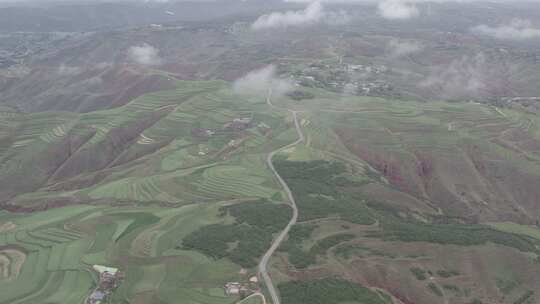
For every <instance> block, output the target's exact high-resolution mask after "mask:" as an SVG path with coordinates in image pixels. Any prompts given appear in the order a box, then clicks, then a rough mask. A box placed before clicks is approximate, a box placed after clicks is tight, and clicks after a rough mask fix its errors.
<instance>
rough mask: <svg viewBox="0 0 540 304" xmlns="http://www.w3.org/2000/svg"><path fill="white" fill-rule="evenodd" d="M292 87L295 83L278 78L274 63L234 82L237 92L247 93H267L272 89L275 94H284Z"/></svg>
mask: <svg viewBox="0 0 540 304" xmlns="http://www.w3.org/2000/svg"><path fill="white" fill-rule="evenodd" d="M292 88H293V85H292V84H291V83H290V82H289V81H287V80H284V79H280V78H278V76H277V73H276V67H275V66H273V65H269V66H266V67H264V68H262V69H259V70H255V71H252V72H250V73H248V74H247V75H245V76H244V77H242V78H240V79H238V80H236V81H235V82H234V84H233V89H234V91H235V92H236V93H237V94H247V95H256V94H263V95H266V94H267V93H268V91H269V90H272V94H274V95H283V94H285V93H287V92H288V91H290V90H291V89H292Z"/></svg>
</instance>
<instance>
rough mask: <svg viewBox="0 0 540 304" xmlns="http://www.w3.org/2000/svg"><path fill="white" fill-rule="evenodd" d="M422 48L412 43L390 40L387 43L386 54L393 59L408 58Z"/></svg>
mask: <svg viewBox="0 0 540 304" xmlns="http://www.w3.org/2000/svg"><path fill="white" fill-rule="evenodd" d="M423 48H424V47H423V46H422V45H421V44H420V43H418V42H414V41H406V40H399V39H392V40H390V42H389V43H388V52H389V53H390V56H391V57H393V58H400V57H404V56H409V55H412V54H414V53H418V52H420V51H421V50H422V49H423Z"/></svg>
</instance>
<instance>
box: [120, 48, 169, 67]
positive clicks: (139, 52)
mask: <svg viewBox="0 0 540 304" xmlns="http://www.w3.org/2000/svg"><path fill="white" fill-rule="evenodd" d="M128 56H129V59H130V60H132V61H133V62H136V63H138V64H141V65H146V66H153V65H159V64H161V57H159V50H158V49H156V48H155V47H153V46H151V45H149V44H148V43H144V44H142V45H140V46H132V47H130V48H129V50H128Z"/></svg>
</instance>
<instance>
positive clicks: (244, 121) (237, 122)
mask: <svg viewBox="0 0 540 304" xmlns="http://www.w3.org/2000/svg"><path fill="white" fill-rule="evenodd" d="M251 122H252V119H251V118H250V117H244V118H235V119H233V121H232V122H230V123H228V124H225V125H224V126H223V128H224V129H226V130H230V131H243V130H245V129H249V128H251V126H252V125H251Z"/></svg>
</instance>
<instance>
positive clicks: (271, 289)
mask: <svg viewBox="0 0 540 304" xmlns="http://www.w3.org/2000/svg"><path fill="white" fill-rule="evenodd" d="M271 96H272V91H269V92H268V96H267V98H266V101H267V103H268V105H270V106H271V107H274V105H273V104H272V102H271V100H270V98H271ZM289 111H290V112H291V113H292V115H293V118H294V126H295V128H296V132H297V133H298V140H297V141H295V142H293V143H292V144H289V145H286V146H285V147H281V148H279V149H277V150H275V151H273V152H271V153H270V154H268V157H267V158H266V162H267V164H268V167H269V168H270V170H272V172H273V173H274V175H275V176H276V178H277V179H278V180H279V183H280V184H281V186H282V187H283V189H284V190H285V192H286V193H287V198H288V199H289V204H290V205H291V208H292V209H293V216H292V218H291V220H290V221H289V224H287V227H285V229H283V231H282V232H281V233H280V234H279V235H278V237H277V238H276V239H275V240H274V242H273V243H272V246H271V247H270V249H268V251H267V252H266V253H265V254H264V256H263V257H262V259H261V262H260V263H259V273H260V275H261V276H262V278H263V280H264V282H265V284H266V287H267V288H268V292H269V293H270V296H271V297H272V303H273V304H280V299H279V296H278V294H277V292H276V288H275V287H274V284H273V283H272V279H271V278H270V276H269V275H268V271H267V265H268V261H269V260H270V257H272V255H273V254H274V252H275V251H276V249H277V248H278V247H279V245H280V244H281V242H283V240H284V239H285V237H286V236H287V234H288V233H289V230H291V227H292V226H294V224H296V221H297V220H298V208H297V207H296V202H295V200H294V197H293V194H292V192H291V189H290V188H289V186H288V185H287V183H286V182H285V181H284V180H283V178H282V177H281V176H280V175H279V173H278V172H277V171H276V169H275V168H274V164H273V163H272V158H274V155H276V154H277V153H279V152H280V151H283V150H285V149H288V148H291V147H294V146H296V145H298V144H299V143H301V142H303V141H304V133H302V129H301V128H300V123H299V122H298V113H297V112H296V111H291V110H289Z"/></svg>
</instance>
